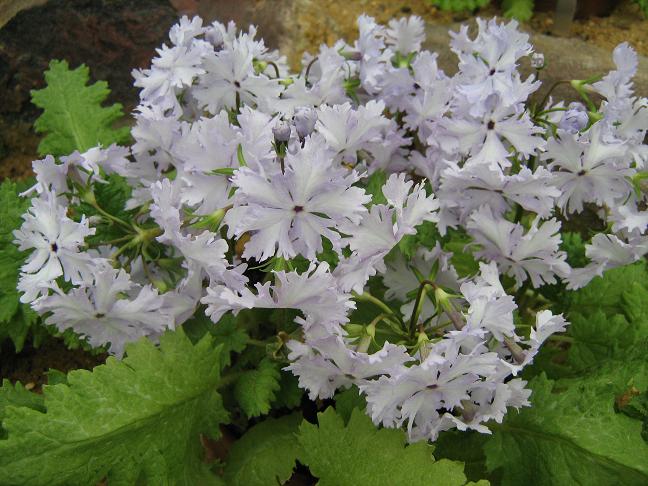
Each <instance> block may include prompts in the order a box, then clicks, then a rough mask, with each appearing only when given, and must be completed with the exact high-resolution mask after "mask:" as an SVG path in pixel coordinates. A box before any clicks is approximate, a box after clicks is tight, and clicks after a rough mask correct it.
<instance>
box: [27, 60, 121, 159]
mask: <svg viewBox="0 0 648 486" xmlns="http://www.w3.org/2000/svg"><path fill="white" fill-rule="evenodd" d="M88 79H89V69H88V68H87V67H86V66H85V65H81V66H79V67H78V68H76V69H73V70H71V69H69V67H68V64H67V62H66V61H52V62H51V63H50V65H49V69H48V70H47V71H45V81H46V82H47V86H46V87H45V88H43V89H39V90H34V91H32V92H31V94H32V102H33V103H34V104H35V105H36V106H38V107H39V108H42V109H43V110H44V111H43V114H42V115H41V116H40V117H39V118H38V120H36V123H35V124H34V128H35V129H36V131H37V132H39V133H45V134H46V135H45V138H43V140H42V141H41V143H40V144H39V145H38V152H39V153H40V154H41V155H45V154H52V155H55V156H59V155H67V154H70V153H72V152H74V151H75V150H79V151H80V152H85V151H86V150H88V149H90V148H92V147H95V146H97V145H99V144H101V145H103V146H108V145H110V144H112V143H126V142H127V141H128V140H129V128H128V127H122V128H118V129H116V128H113V126H112V125H113V123H114V122H115V121H116V120H119V119H120V118H122V117H123V113H122V106H121V105H120V104H119V103H115V104H114V105H111V106H107V107H103V106H101V104H102V103H103V102H104V101H105V99H106V97H107V96H108V94H109V93H110V90H109V89H108V84H107V83H106V82H105V81H98V82H96V83H94V84H92V85H87V83H88Z"/></svg>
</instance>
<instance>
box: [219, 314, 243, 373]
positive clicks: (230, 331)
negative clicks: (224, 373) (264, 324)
mask: <svg viewBox="0 0 648 486" xmlns="http://www.w3.org/2000/svg"><path fill="white" fill-rule="evenodd" d="M210 330H211V333H212V335H213V336H214V337H215V338H216V342H217V343H218V344H221V345H222V346H223V353H222V359H223V367H225V366H229V365H230V363H231V353H240V352H241V351H243V350H244V349H245V346H246V345H247V342H248V340H249V339H250V337H249V336H248V335H247V333H246V332H245V331H244V330H243V329H241V328H240V327H238V326H237V325H236V318H235V317H234V316H233V315H231V314H226V315H224V316H223V317H222V318H221V320H220V321H218V323H217V324H213V323H212V325H211V329H210Z"/></svg>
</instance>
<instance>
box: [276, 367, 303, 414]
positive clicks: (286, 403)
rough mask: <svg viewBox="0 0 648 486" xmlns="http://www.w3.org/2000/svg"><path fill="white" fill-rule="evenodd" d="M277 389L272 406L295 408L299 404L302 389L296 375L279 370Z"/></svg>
mask: <svg viewBox="0 0 648 486" xmlns="http://www.w3.org/2000/svg"><path fill="white" fill-rule="evenodd" d="M280 373H281V378H280V379H279V391H278V392H277V393H276V398H275V401H274V402H273V403H272V408H282V407H285V408H297V407H298V406H299V405H301V401H302V397H303V396H304V390H303V389H301V388H299V381H298V380H297V377H296V376H295V375H293V374H292V373H290V372H289V371H284V370H281V371H280Z"/></svg>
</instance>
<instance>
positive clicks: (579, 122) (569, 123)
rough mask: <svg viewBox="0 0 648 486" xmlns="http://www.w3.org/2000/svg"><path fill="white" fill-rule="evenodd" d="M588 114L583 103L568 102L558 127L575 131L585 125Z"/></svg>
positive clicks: (571, 131)
mask: <svg viewBox="0 0 648 486" xmlns="http://www.w3.org/2000/svg"><path fill="white" fill-rule="evenodd" d="M588 122H589V116H588V115H587V109H586V108H585V105H583V104H582V103H578V102H573V103H570V104H569V106H568V107H567V111H565V112H564V113H563V116H562V118H561V119H560V122H558V128H560V129H562V130H565V131H567V132H569V133H577V132H579V131H580V130H582V129H583V128H585V127H586V126H587V123H588Z"/></svg>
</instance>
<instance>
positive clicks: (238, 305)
mask: <svg viewBox="0 0 648 486" xmlns="http://www.w3.org/2000/svg"><path fill="white" fill-rule="evenodd" d="M274 275H275V276H276V280H277V283H276V284H275V285H274V286H272V285H271V284H270V282H266V283H265V284H258V283H257V284H256V285H255V288H256V291H257V293H256V294H255V293H253V292H252V291H251V290H250V289H249V288H247V287H244V288H242V289H232V288H230V287H229V286H227V285H212V286H210V287H208V288H207V296H205V297H204V298H203V299H202V301H201V302H202V303H203V304H207V312H206V313H207V315H208V316H210V317H211V319H212V320H213V321H214V322H218V320H219V319H220V318H221V316H222V315H223V314H224V313H226V312H228V311H233V312H234V313H235V314H236V313H238V312H239V311H240V310H242V309H252V308H267V309H298V310H300V311H302V312H303V313H304V315H305V316H306V317H307V318H311V319H314V320H316V321H326V322H330V323H343V322H346V321H347V320H348V319H347V312H348V311H349V310H350V309H352V308H353V306H354V304H353V302H352V301H351V300H350V299H349V295H348V294H345V293H342V292H340V290H339V289H338V287H337V285H336V281H335V279H334V278H333V276H332V275H331V273H330V271H329V266H328V264H327V263H320V264H319V265H318V266H315V265H311V266H310V268H309V269H308V270H307V271H306V272H304V273H302V274H299V273H297V272H284V271H280V272H274Z"/></svg>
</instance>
